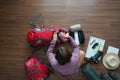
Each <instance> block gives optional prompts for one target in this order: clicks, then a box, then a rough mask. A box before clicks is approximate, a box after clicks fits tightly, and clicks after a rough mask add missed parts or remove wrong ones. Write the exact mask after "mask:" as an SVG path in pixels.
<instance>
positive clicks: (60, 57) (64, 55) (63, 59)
mask: <svg viewBox="0 0 120 80" xmlns="http://www.w3.org/2000/svg"><path fill="white" fill-rule="evenodd" d="M71 56H72V54H71V53H70V52H69V51H68V49H67V48H66V47H59V48H57V50H56V55H55V58H56V59H57V61H58V62H59V64H61V65H64V64H66V63H68V62H69V61H70V59H71Z"/></svg>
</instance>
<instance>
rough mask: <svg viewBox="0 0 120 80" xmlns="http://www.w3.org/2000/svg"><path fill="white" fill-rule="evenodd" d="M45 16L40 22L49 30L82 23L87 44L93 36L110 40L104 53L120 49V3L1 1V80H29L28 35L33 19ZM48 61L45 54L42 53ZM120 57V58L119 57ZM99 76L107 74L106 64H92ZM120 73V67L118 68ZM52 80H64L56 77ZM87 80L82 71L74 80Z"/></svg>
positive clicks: (96, 0)
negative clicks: (27, 60)
mask: <svg viewBox="0 0 120 80" xmlns="http://www.w3.org/2000/svg"><path fill="white" fill-rule="evenodd" d="M39 13H42V17H41V19H39V21H38V23H39V24H42V23H44V25H46V26H47V27H49V25H50V24H54V26H55V27H66V28H69V26H70V25H73V24H77V23H78V24H81V25H82V28H83V30H84V33H85V36H86V42H85V44H84V45H81V49H82V50H84V51H86V48H87V44H88V40H89V38H90V36H96V37H99V38H102V39H105V40H106V44H105V48H104V53H106V50H107V48H108V46H109V45H111V46H114V47H117V48H119V49H120V0H0V80H28V79H27V76H26V74H25V69H24V65H23V63H24V61H25V60H26V59H27V58H28V57H29V56H30V55H31V51H32V48H30V46H29V44H28V42H27V40H26V34H27V31H28V30H29V27H30V25H29V23H30V22H31V21H32V19H33V18H34V17H35V16H36V15H38V14H39ZM35 55H40V56H42V57H44V58H45V59H46V60H47V57H46V55H45V54H43V52H40V51H39V52H38V53H37V54H35ZM119 56H120V55H119ZM90 66H91V67H92V68H93V69H94V70H95V71H96V72H97V73H98V74H100V72H101V71H105V72H107V70H106V69H105V68H104V66H103V64H102V63H99V64H91V65H90ZM117 70H118V71H119V72H120V68H118V69H117ZM48 80H61V79H60V78H59V77H57V76H56V75H55V74H54V75H51V76H50V77H49V78H48ZM64 80H85V77H84V76H83V75H82V73H81V71H80V73H79V75H78V76H77V77H76V78H74V79H64Z"/></svg>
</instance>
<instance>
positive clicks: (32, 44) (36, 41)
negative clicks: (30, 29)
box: [30, 38, 42, 47]
mask: <svg viewBox="0 0 120 80" xmlns="http://www.w3.org/2000/svg"><path fill="white" fill-rule="evenodd" d="M38 42H42V39H40V38H38V39H36V40H34V41H32V42H31V43H30V46H31V47H34V44H35V43H38Z"/></svg>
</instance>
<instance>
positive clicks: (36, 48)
mask: <svg viewBox="0 0 120 80" xmlns="http://www.w3.org/2000/svg"><path fill="white" fill-rule="evenodd" d="M38 42H41V43H42V39H40V38H39V39H36V40H35V41H32V42H31V43H30V46H31V47H33V48H34V50H33V51H32V54H34V53H36V52H37V51H38V50H40V49H43V51H44V53H46V47H45V46H44V44H41V45H39V46H38V47H35V46H34V44H35V43H38Z"/></svg>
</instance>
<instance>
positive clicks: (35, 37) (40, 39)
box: [27, 28, 68, 47]
mask: <svg viewBox="0 0 120 80" xmlns="http://www.w3.org/2000/svg"><path fill="white" fill-rule="evenodd" d="M56 31H58V32H60V31H64V32H66V33H67V32H68V31H67V30H65V28H33V29H31V30H29V31H28V33H27V40H28V42H29V43H30V45H31V46H32V47H38V46H40V45H44V46H48V45H49V43H50V42H51V40H52V38H53V34H54V32H56ZM61 43H62V42H60V41H57V44H61Z"/></svg>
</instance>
